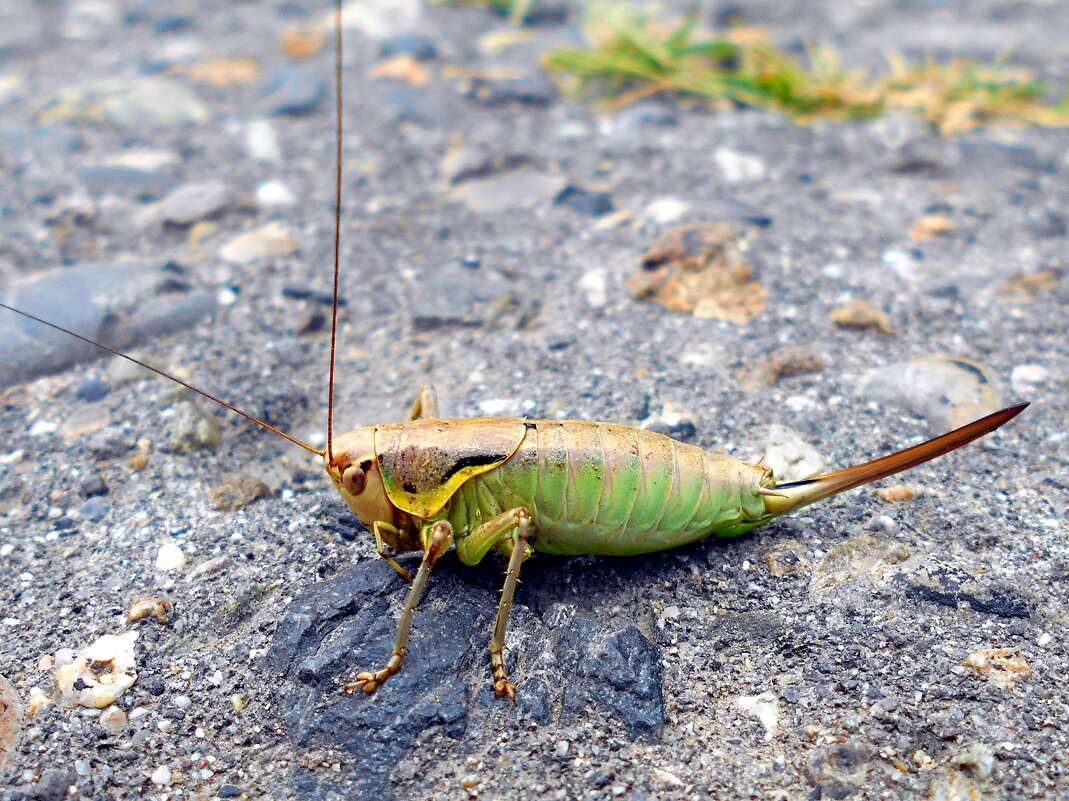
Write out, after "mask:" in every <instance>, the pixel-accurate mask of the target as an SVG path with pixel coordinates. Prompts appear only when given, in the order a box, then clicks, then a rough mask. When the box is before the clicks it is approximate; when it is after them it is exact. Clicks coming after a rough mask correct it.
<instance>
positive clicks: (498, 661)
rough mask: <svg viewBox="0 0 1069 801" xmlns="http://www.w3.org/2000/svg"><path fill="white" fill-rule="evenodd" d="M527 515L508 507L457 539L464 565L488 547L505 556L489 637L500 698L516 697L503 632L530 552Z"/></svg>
mask: <svg viewBox="0 0 1069 801" xmlns="http://www.w3.org/2000/svg"><path fill="white" fill-rule="evenodd" d="M530 528H531V514H530V513H529V512H528V511H527V510H526V509H524V508H522V507H519V508H517V509H510V510H509V511H507V512H504V513H503V514H500V515H498V516H497V517H495V518H494V519H493V520H489V521H487V522H486V523H483V524H482V525H481V526H479V527H478V528H476V529H474V530H473V531H472V532H471V533H470V534H468V535H467V536H466V537H463V538H461V539H460V540H458V541H457V545H456V548H457V555H458V556H459V557H460V560H461V561H462V562H464V563H465V564H469V565H474V564H477V563H478V562H479V561H481V560H482V558H483V557H484V556H485V555H486V553H487V552H488V551H489V550H490V549H491V548H495V547H497V548H500V549H501V550H503V551H505V552H506V553H507V554H508V557H509V566H508V569H507V570H506V572H505V584H504V586H503V587H502V588H501V600H500V601H499V602H498V605H497V620H496V622H495V623H494V636H493V637H491V638H490V668H491V670H493V674H494V692H496V693H497V694H498V695H500V696H501V697H502V698H510V699H515V698H516V685H515V684H513V683H512V682H511V681H509V679H508V673H507V672H506V670H505V633H506V632H507V631H508V624H509V613H510V612H511V611H512V597H513V595H515V593H516V585H517V584H519V581H520V565H521V564H523V560H524V559H526V558H527V557H528V556H530V555H531V553H532V549H531V546H530V545H529V544H528V541H527V540H528V537H529V536H530Z"/></svg>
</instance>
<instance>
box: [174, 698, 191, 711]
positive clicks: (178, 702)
mask: <svg viewBox="0 0 1069 801" xmlns="http://www.w3.org/2000/svg"><path fill="white" fill-rule="evenodd" d="M174 705H175V706H176V707H178V708H179V709H189V707H190V706H192V705H193V699H191V698H190V697H189V696H188V695H178V696H175V699H174Z"/></svg>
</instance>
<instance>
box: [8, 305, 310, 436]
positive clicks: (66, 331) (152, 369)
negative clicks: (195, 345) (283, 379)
mask: <svg viewBox="0 0 1069 801" xmlns="http://www.w3.org/2000/svg"><path fill="white" fill-rule="evenodd" d="M0 309H7V310H8V311H12V312H15V314H19V315H21V316H23V317H26V318H28V319H30V320H33V321H34V322H35V323H40V324H41V325H46V326H48V327H49V328H53V329H55V330H56V331H61V332H63V333H64V334H66V335H67V336H71V337H74V338H75V339H80V340H81V341H82V342H85V343H87V344H89V345H92V346H93V347H94V348H100V350H102V351H105V352H106V353H110V354H112V355H114V356H118V357H120V358H122V359H126V361H128V362H133V363H134V364H136V365H137V366H138V367H144V368H145V369H146V370H148V371H150V372H153V373H155V374H156V375H158V376H162V377H163V378H166V379H168V380H169V381H174V382H175V383H176V384H179V385H181V386H183V387H185V388H186V389H188V390H192V391H193V392H196V393H197V394H198V395H200V396H202V397H205V398H207V399H208V400H210V401H212V402H213V403H218V404H219V405H220V406H223V407H225V408H227V409H229V410H230V411H232V412H234V414H240V415H241V416H242V417H244V418H245V419H246V420H251V421H252V422H254V423H256V425H258V426H260V427H261V428H266V429H267V430H268V431H270V432H271V433H272V434H278V435H279V436H280V437H282V439H285V440H289V441H290V442H292V443H293V444H294V445H300V446H301V447H302V448H304V449H305V450H306V451H310V452H311V453H314V454H316V455H317V456H322V455H323V451H322V450H321V449H319V448H313V447H312V446H311V445H309V444H308V443H307V442H301V440H299V439H297V438H296V437H293V436H290V435H289V434H287V433H286V432H285V431H282V430H280V429H278V428H275V427H274V426H273V425H271V424H270V423H266V422H264V421H263V420H261V419H260V418H259V417H256V416H254V415H251V414H249V413H248V412H246V411H244V410H242V409H239V408H238V407H237V406H235V405H234V404H232V403H227V402H226V401H225V400H223V399H222V398H219V397H217V396H215V395H213V394H211V393H210V392H205V391H204V390H203V389H197V388H196V387H195V386H193V385H192V384H190V383H189V382H187V381H183V380H182V379H181V378H178V377H176V376H173V375H171V374H170V373H167V372H164V371H163V370H160V369H159V368H158V367H153V366H152V365H151V364H145V362H143V361H141V360H140V359H135V358H134V357H133V356H130V355H128V354H125V353H123V352H122V351H118V350H115V348H109V347H108V346H107V345H102V344H100V343H99V342H96V341H95V340H92V339H90V338H89V337H86V336H82V335H81V334H78V333H76V332H74V331H71V330H70V329H69V328H64V327H63V326H61V325H56V324H55V323H50V322H49V321H48V320H44V319H42V318H40V317H38V316H37V315H35V314H30V313H29V312H24V311H22V310H21V309H16V308H15V307H14V306H8V305H7V304H6V303H0Z"/></svg>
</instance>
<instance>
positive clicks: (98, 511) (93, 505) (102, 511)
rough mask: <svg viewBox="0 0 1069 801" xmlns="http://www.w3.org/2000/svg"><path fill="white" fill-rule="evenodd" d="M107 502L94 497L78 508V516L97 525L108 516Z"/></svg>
mask: <svg viewBox="0 0 1069 801" xmlns="http://www.w3.org/2000/svg"><path fill="white" fill-rule="evenodd" d="M109 508H110V507H109V506H108V502H107V501H105V500H104V499H103V498H101V497H99V496H94V497H92V498H90V499H89V500H87V501H86V502H85V503H83V504H82V505H81V506H79V507H78V516H79V517H81V518H83V519H85V520H89V521H90V522H93V523H99V522H100V521H101V520H103V519H104V518H105V517H107V516H108V510H109Z"/></svg>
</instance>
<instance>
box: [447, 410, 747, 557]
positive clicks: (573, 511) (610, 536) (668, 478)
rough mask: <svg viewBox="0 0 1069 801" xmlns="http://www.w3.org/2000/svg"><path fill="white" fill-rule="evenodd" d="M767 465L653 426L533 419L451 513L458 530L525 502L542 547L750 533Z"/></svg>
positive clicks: (667, 542)
mask: <svg viewBox="0 0 1069 801" xmlns="http://www.w3.org/2000/svg"><path fill="white" fill-rule="evenodd" d="M761 477H762V472H761V471H760V470H759V469H757V468H755V467H754V466H752V465H749V464H746V463H745V462H740V461H737V460H735V459H730V458H727V457H723V456H720V455H718V454H711V453H707V452H706V451H703V450H702V449H700V448H696V447H693V446H691V445H685V444H683V443H681V442H676V441H675V440H672V439H670V438H669V437H666V436H663V435H661V434H655V433H653V432H651V431H644V430H641V429H636V428H631V427H630V426H624V425H616V424H612V423H590V422H583V421H560V422H557V421H539V422H537V423H528V430H527V434H526V436H525V437H524V440H523V443H522V444H521V445H520V447H519V449H518V450H517V451H516V453H514V454H513V455H512V456H511V457H510V458H509V459H508V461H506V462H505V463H504V464H502V465H501V466H500V467H497V468H495V469H494V470H492V471H490V472H489V473H486V474H484V475H481V476H477V477H475V478H472V479H470V480H469V481H467V482H465V484H464V485H463V486H462V487H461V488H460V490H459V491H458V492H457V493H456V494H455V495H454V497H453V499H452V500H451V501H450V504H449V506H448V507H447V509H446V515H447V516H448V517H449V519H450V521H451V522H452V523H453V525H454V527H455V528H456V529H457V530H458V531H459V530H464V529H469V530H470V529H471V528H474V527H475V526H476V525H478V524H479V522H481V521H484V520H488V519H489V518H490V517H493V516H494V515H496V514H498V513H500V512H501V511H504V510H507V509H511V508H514V507H517V506H523V507H526V508H527V509H528V510H529V511H530V512H531V515H532V522H533V524H534V528H535V538H534V547H535V549H536V550H539V551H545V552H549V553H562V554H581V553H592V554H606V555H627V554H636V553H649V552H652V551H658V550H663V549H665V548H672V547H675V546H677V545H681V544H683V543H686V542H691V541H693V540H696V539H700V538H701V537H704V536H708V535H709V534H720V535H722V536H733V535H736V534H741V533H744V532H745V531H748V530H749V529H750V528H752V527H753V523H754V522H755V521H756V520H758V519H759V518H761V517H762V516H763V515H764V503H763V500H762V499H761V497H760V496H758V495H757V494H756V489H757V487H758V482H759V481H760V479H761Z"/></svg>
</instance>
